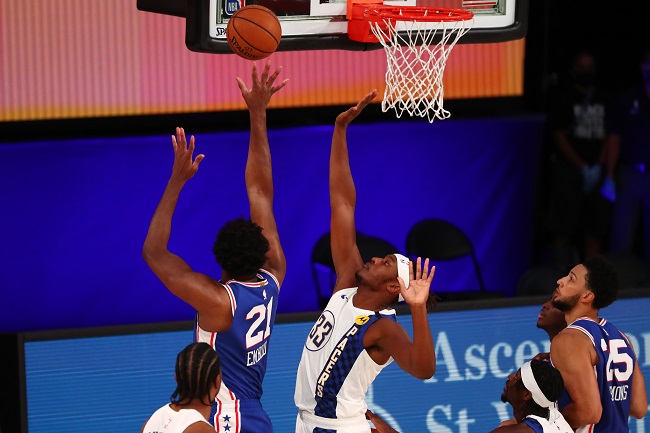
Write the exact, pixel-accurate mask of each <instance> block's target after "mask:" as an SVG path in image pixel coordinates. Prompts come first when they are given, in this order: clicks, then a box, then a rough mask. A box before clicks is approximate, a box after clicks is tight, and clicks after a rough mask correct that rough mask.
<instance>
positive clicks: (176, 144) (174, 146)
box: [172, 135, 178, 152]
mask: <svg viewBox="0 0 650 433" xmlns="http://www.w3.org/2000/svg"><path fill="white" fill-rule="evenodd" d="M172 147H173V148H174V152H176V149H177V148H178V143H176V136H175V135H172Z"/></svg>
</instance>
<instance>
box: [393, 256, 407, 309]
mask: <svg viewBox="0 0 650 433" xmlns="http://www.w3.org/2000/svg"><path fill="white" fill-rule="evenodd" d="M394 256H395V258H396V259H397V276H398V277H400V278H401V279H402V280H404V287H407V288H408V286H409V282H410V277H409V266H411V261H410V260H409V258H408V257H404V256H403V255H401V254H394ZM403 300H404V297H403V296H402V294H401V293H400V294H399V297H398V301H399V302H402V301H403Z"/></svg>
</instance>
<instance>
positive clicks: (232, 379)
mask: <svg viewBox="0 0 650 433" xmlns="http://www.w3.org/2000/svg"><path fill="white" fill-rule="evenodd" d="M257 278H258V281H256V282H242V281H236V280H230V281H228V282H226V283H223V286H224V287H225V288H226V291H227V292H228V296H229V297H230V306H231V310H232V326H231V327H230V329H228V331H226V332H218V333H217V332H208V331H205V330H203V329H201V328H200V327H199V325H198V320H197V323H196V340H197V341H199V342H204V343H208V344H210V346H212V347H213V348H214V349H215V350H216V351H217V353H218V354H219V357H220V358H221V371H222V386H221V389H220V390H219V396H218V398H220V399H221V400H222V401H223V400H226V401H227V400H241V399H260V398H261V397H262V381H263V380H264V374H265V373H266V361H267V356H266V353H267V351H268V348H269V338H270V337H271V331H272V330H273V323H274V322H275V312H276V309H277V305H278V294H279V293H280V286H279V285H278V281H277V280H276V279H275V277H274V276H273V275H272V274H270V273H269V272H267V271H265V270H263V269H260V270H259V271H258V273H257ZM197 319H198V317H197ZM224 385H225V386H224Z"/></svg>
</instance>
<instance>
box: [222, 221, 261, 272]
mask: <svg viewBox="0 0 650 433" xmlns="http://www.w3.org/2000/svg"><path fill="white" fill-rule="evenodd" d="M269 248H270V246H269V241H268V239H266V238H265V237H264V235H263V234H262V227H260V226H258V225H257V224H255V223H254V222H252V221H250V220H246V219H244V218H242V217H239V218H235V219H233V220H230V221H228V222H227V223H226V224H225V225H224V226H223V227H222V228H221V230H219V233H217V240H216V241H215V242H214V246H213V247H212V252H213V253H214V256H215V258H216V259H217V263H219V266H221V268H222V269H223V270H224V271H225V272H226V273H227V274H228V276H229V277H230V278H234V279H244V278H250V277H251V276H253V275H255V273H256V272H257V270H258V269H260V268H261V267H262V266H263V265H264V263H265V262H266V253H268V252H269Z"/></svg>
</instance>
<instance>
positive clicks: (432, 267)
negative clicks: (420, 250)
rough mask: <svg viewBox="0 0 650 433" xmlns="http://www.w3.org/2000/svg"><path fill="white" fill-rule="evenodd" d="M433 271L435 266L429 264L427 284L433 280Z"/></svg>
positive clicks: (434, 271)
mask: <svg viewBox="0 0 650 433" xmlns="http://www.w3.org/2000/svg"><path fill="white" fill-rule="evenodd" d="M427 261H428V259H427ZM426 266H428V263H427V264H426ZM435 273H436V267H435V266H431V272H430V273H429V276H428V277H427V281H428V282H429V284H431V280H433V274H435Z"/></svg>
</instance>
